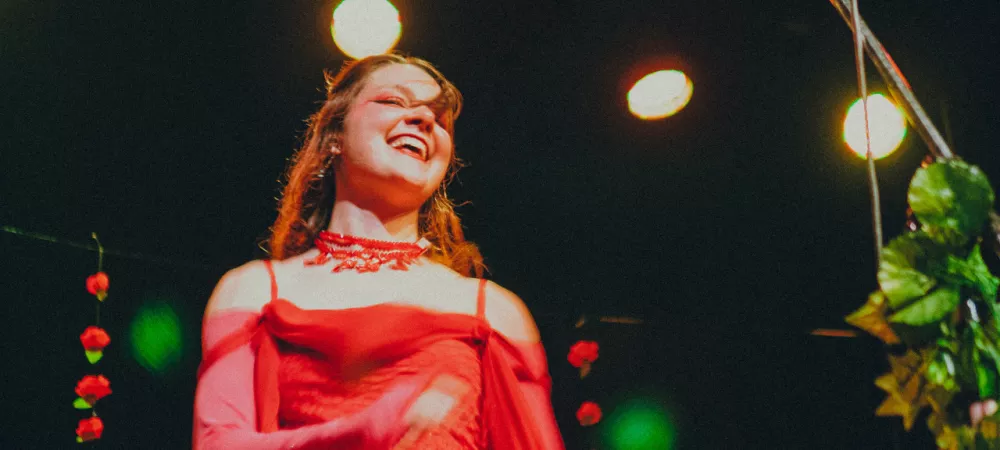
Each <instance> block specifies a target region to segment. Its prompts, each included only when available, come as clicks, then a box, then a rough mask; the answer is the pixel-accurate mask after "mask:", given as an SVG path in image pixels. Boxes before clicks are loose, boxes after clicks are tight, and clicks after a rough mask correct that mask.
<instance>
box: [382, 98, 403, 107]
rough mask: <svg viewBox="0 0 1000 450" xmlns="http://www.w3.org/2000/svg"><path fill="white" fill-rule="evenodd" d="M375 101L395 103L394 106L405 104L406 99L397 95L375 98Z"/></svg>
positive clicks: (385, 103)
mask: <svg viewBox="0 0 1000 450" xmlns="http://www.w3.org/2000/svg"><path fill="white" fill-rule="evenodd" d="M375 103H381V104H383V105H395V106H406V101H405V100H403V99H401V98H399V97H387V98H380V99H378V100H375Z"/></svg>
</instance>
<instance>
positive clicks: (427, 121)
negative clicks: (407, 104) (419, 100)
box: [406, 106, 437, 133]
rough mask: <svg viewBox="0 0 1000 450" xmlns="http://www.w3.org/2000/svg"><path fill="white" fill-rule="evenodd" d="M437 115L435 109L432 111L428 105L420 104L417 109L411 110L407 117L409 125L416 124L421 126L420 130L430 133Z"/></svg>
mask: <svg viewBox="0 0 1000 450" xmlns="http://www.w3.org/2000/svg"><path fill="white" fill-rule="evenodd" d="M436 118H437V117H435V116H434V111H431V109H430V108H428V107H427V106H419V107H417V108H416V109H413V110H411V111H410V114H409V115H408V116H407V117H406V124H407V125H414V126H416V127H418V128H420V131H423V132H425V133H430V132H431V131H433V129H434V121H435V119H436Z"/></svg>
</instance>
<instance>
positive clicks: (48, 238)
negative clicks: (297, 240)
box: [0, 225, 223, 271]
mask: <svg viewBox="0 0 1000 450" xmlns="http://www.w3.org/2000/svg"><path fill="white" fill-rule="evenodd" d="M0 231H2V232H5V233H10V234H13V235H15V236H20V237H23V238H28V239H35V240H38V241H45V242H51V243H53V244H59V245H65V246H67V247H73V248H78V249H81V250H87V251H97V250H98V248H97V246H96V245H94V244H89V243H83V242H77V241H73V240H71V239H64V238H61V237H57V236H52V235H48V234H44V233H37V232H34V231H27V230H22V229H20V228H17V227H12V226H7V225H0ZM102 248H103V247H102ZM101 253H102V256H100V257H101V258H103V255H104V254H106V255H111V256H117V257H119V258H128V259H135V260H139V261H146V262H151V263H156V264H165V265H171V266H180V267H187V268H191V269H199V270H208V271H218V270H221V269H222V268H223V266H222V265H208V264H198V263H193V262H188V261H180V260H176V259H170V258H164V257H161V256H153V255H146V254H142V253H135V252H124V251H119V250H108V249H104V250H103V252H101ZM102 262H103V261H98V263H99V264H100V263H102Z"/></svg>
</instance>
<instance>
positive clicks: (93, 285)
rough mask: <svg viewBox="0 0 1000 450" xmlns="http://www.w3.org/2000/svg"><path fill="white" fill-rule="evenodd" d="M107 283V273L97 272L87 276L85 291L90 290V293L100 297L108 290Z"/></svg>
mask: <svg viewBox="0 0 1000 450" xmlns="http://www.w3.org/2000/svg"><path fill="white" fill-rule="evenodd" d="M108 283H109V281H108V274H106V273H104V272H97V273H95V274H93V275H91V276H89V277H87V292H90V294H91V295H96V296H98V297H102V296H103V294H106V293H107V292H108Z"/></svg>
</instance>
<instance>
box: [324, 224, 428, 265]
mask: <svg viewBox="0 0 1000 450" xmlns="http://www.w3.org/2000/svg"><path fill="white" fill-rule="evenodd" d="M315 243H316V248H317V249H319V255H317V256H316V258H314V259H311V260H308V261H306V265H308V266H312V265H318V264H325V263H326V262H327V261H329V260H330V259H331V258H332V259H337V260H339V261H340V264H337V265H336V266H335V267H334V268H333V271H334V272H340V271H343V270H357V271H358V272H360V273H364V272H377V271H378V270H379V269H380V268H381V267H382V264H385V263H388V262H391V263H392V265H390V266H389V268H390V269H393V270H408V269H409V267H410V264H413V261H415V260H416V259H417V258H419V257H420V255H422V254H423V253H424V252H425V251H426V250H427V244H428V243H427V240H426V239H421V240H420V242H419V243H414V242H392V241H379V240H376V239H368V238H363V237H357V236H350V235H346V234H340V233H331V232H329V231H321V232H320V233H319V236H317V237H316V241H315ZM421 244H423V245H421Z"/></svg>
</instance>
